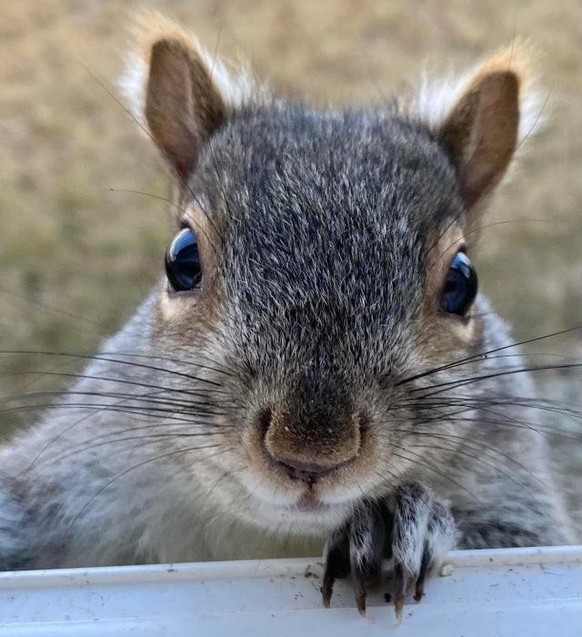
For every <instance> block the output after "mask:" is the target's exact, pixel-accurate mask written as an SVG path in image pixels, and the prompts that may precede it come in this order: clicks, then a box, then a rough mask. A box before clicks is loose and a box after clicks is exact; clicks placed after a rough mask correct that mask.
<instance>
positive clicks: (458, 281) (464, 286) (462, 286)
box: [441, 252, 477, 316]
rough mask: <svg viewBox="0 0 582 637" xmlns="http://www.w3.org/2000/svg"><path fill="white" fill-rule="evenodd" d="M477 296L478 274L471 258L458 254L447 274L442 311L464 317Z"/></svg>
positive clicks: (462, 253) (442, 297)
mask: <svg viewBox="0 0 582 637" xmlns="http://www.w3.org/2000/svg"><path fill="white" fill-rule="evenodd" d="M475 296H477V273H476V272H475V268H474V267H473V266H472V264H471V261H469V257H468V256H467V255H466V254H465V253H464V252H457V255H456V256H455V258H454V259H453V262H452V263H451V267H450V269H449V272H448V274H447V280H446V283H445V289H444V290H443V293H442V296H441V310H443V312H448V313H449V314H458V315H460V316H464V315H465V314H466V313H467V311H468V310H469V308H470V307H471V304H472V303H473V301H474V300H475Z"/></svg>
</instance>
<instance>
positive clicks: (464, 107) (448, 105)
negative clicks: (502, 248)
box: [414, 49, 542, 208]
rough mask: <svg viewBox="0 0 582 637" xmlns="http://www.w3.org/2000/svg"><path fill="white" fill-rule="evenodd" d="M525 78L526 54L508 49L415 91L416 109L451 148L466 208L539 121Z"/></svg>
mask: <svg viewBox="0 0 582 637" xmlns="http://www.w3.org/2000/svg"><path fill="white" fill-rule="evenodd" d="M529 84H530V74H529V72H528V60H527V57H526V56H525V54H524V53H523V51H521V50H519V49H511V50H509V51H505V52H501V53H498V54H496V55H494V56H492V57H491V58H490V59H488V60H487V61H486V62H485V63H483V64H482V65H481V66H479V67H478V68H477V70H476V71H474V72H473V73H471V74H468V75H466V76H464V77H463V78H461V79H459V80H456V81H452V80H448V81H445V82H443V83H441V84H440V85H437V84H436V83H434V84H433V83H428V82H425V83H423V85H422V86H421V88H420V90H419V92H418V94H417V98H416V102H415V105H414V109H415V111H416V113H415V114H417V115H418V116H419V117H420V118H421V119H423V120H424V121H426V122H427V123H428V124H429V125H430V126H431V128H433V130H434V132H435V134H436V135H437V137H438V138H439V139H440V141H441V143H442V144H443V146H444V147H445V148H446V149H447V151H448V152H449V154H450V156H451V158H452V160H453V163H454V164H455V166H456V168H457V171H458V175H459V180H460V185H461V192H462V195H463V197H464V199H465V202H466V204H467V206H468V207H469V208H470V207H472V206H473V205H475V204H476V203H477V202H479V201H480V200H481V199H482V198H483V197H485V196H486V195H487V194H489V193H490V192H491V190H492V189H493V188H494V186H495V185H496V184H497V183H498V182H499V181H500V180H501V178H502V177H503V175H504V174H505V172H506V170H507V168H508V166H509V164H510V162H511V159H512V157H513V156H514V153H515V151H516V149H517V147H518V145H519V144H520V142H521V141H522V140H523V139H524V138H525V137H526V136H528V135H529V134H530V133H531V132H532V131H533V129H534V128H535V126H536V124H537V120H538V119H539V116H540V113H541V110H542V108H541V103H540V100H539V99H538V96H537V94H536V93H535V92H533V91H531V90H530V88H529Z"/></svg>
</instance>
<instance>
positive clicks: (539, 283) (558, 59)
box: [0, 0, 582, 528]
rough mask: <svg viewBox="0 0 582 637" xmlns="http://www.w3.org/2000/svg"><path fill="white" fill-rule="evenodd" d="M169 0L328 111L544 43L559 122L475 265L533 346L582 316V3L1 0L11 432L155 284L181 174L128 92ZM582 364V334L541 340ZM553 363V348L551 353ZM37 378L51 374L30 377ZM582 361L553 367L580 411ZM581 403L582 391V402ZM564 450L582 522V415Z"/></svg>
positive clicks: (3, 289)
mask: <svg viewBox="0 0 582 637" xmlns="http://www.w3.org/2000/svg"><path fill="white" fill-rule="evenodd" d="M141 7H152V8H158V9H161V10H162V11H164V12H166V13H167V14H168V15H170V16H171V17H173V18H174V19H176V20H177V21H179V22H182V23H183V24H184V25H186V26H187V27H188V28H189V29H191V30H192V31H194V32H195V33H196V34H197V35H198V36H199V38H200V39H201V41H202V42H203V44H205V45H206V47H207V48H208V49H210V50H212V51H217V52H218V54H219V55H221V56H224V57H227V58H228V57H230V58H233V57H234V58H236V57H237V56H239V54H240V55H242V56H244V58H246V59H248V60H249V61H250V62H251V64H252V66H253V67H254V69H255V70H256V72H257V74H258V75H260V76H262V77H264V78H266V79H268V80H269V81H270V83H271V84H272V85H273V86H274V87H276V88H277V89H279V90H280V91H282V92H284V93H285V94H291V95H303V96H305V97H307V98H308V99H310V100H312V101H314V102H317V103H328V102H333V103H335V104H340V105H341V104H354V103H364V102H369V101H373V102H376V103H377V102H379V101H381V100H383V99H386V97H387V96H389V95H390V94H391V93H392V92H393V91H394V90H397V88H398V86H399V85H401V84H402V83H403V82H406V81H409V80H411V79H412V80H413V79H414V78H415V77H416V76H417V75H418V73H419V72H420V70H421V69H422V68H423V67H424V65H425V64H426V63H427V61H428V63H429V67H430V68H434V69H435V70H437V71H438V70H441V71H445V72H446V71H448V70H450V69H451V68H453V69H454V68H460V69H463V68H465V67H466V66H467V65H472V64H473V63H474V62H475V61H476V60H477V59H478V58H479V57H481V56H482V55H483V54H486V53H488V52H490V51H492V50H494V49H495V48H497V47H499V46H503V45H507V44H509V43H511V42H512V41H514V40H515V39H516V38H518V39H524V38H525V39H531V40H532V41H533V43H534V44H535V50H536V51H537V67H538V70H539V73H540V77H541V83H542V86H543V87H544V91H545V92H546V93H547V102H546V105H545V107H544V116H545V119H546V125H545V127H544V129H543V130H542V132H541V133H540V134H539V135H537V136H536V138H535V139H532V140H530V142H531V143H528V147H529V148H528V152H526V153H525V154H524V155H523V156H522V159H521V161H520V163H519V166H518V167H517V169H516V170H515V171H514V177H513V179H512V180H511V182H510V183H508V184H506V185H505V186H504V187H503V189H502V191H501V193H500V194H499V196H498V197H497V199H496V200H495V202H494V204H493V206H492V208H491V212H490V216H489V219H488V221H487V222H486V223H489V224H490V225H489V226H488V227H486V229H485V230H484V232H483V237H482V242H481V248H480V253H479V254H478V255H477V257H476V259H475V261H476V264H477V268H478V271H479V276H480V281H481V285H482V289H483V290H485V291H486V292H487V294H488V295H489V296H490V297H491V299H492V301H493V303H494V306H495V308H496V309H497V311H498V312H499V313H500V314H501V315H503V316H505V317H506V318H507V319H508V320H509V321H510V322H511V323H512V325H513V326H514V334H515V336H516V338H517V339H526V338H532V337H535V336H540V335H543V334H546V333H550V332H554V331H557V330H561V329H564V328H567V327H570V326H573V325H577V324H582V248H581V243H582V212H581V211H580V207H581V204H582V179H581V178H580V174H581V172H582V135H581V132H582V109H581V108H580V103H581V101H582V51H581V49H580V46H581V44H580V43H581V42H582V3H580V1H579V0H562V2H560V3H556V2H552V1H551V0H531V1H529V2H520V1H518V0H509V1H508V2H503V3H500V2H498V1H496V0H446V1H445V0H416V1H408V2H407V1H404V0H392V1H389V0H371V1H367V2H366V1H358V0H317V2H315V1H314V0H283V1H274V0H188V1H180V0H174V1H167V2H161V1H160V2H140V3H135V4H133V5H131V4H130V3H128V2H125V1H123V0H20V1H19V2H12V1H10V0H0V43H1V44H0V87H1V88H0V94H1V98H0V148H1V151H2V152H1V153H0V272H1V274H0V343H1V345H0V349H1V350H3V352H4V353H2V354H0V390H1V395H2V396H3V397H4V398H3V399H2V401H3V403H4V405H5V408H3V409H1V410H0V426H1V427H2V431H3V432H9V431H10V430H12V429H13V428H14V426H17V425H20V424H21V423H26V422H30V421H31V420H34V416H33V415H31V414H30V413H29V412H25V413H24V414H20V413H18V412H15V411H14V410H12V409H10V408H9V405H10V404H11V403H10V397H11V396H13V395H15V394H17V393H19V392H23V391H30V390H31V388H32V389H36V388H37V387H39V386H42V387H51V386H55V385H56V384H59V383H60V384H62V383H63V382H64V381H66V377H65V378H63V377H61V376H54V375H50V374H49V375H42V376H41V375H37V372H41V371H51V370H52V371H53V372H54V371H55V370H57V369H58V370H60V372H57V373H69V372H71V371H74V369H75V365H76V364H78V362H75V361H72V362H71V361H70V360H66V361H64V362H63V361H62V360H60V361H57V360H54V359H53V360H47V358H46V357H43V356H38V357H35V356H30V355H15V354H7V353H6V351H12V350H14V351H18V350H43V351H63V352H78V353H90V352H92V351H94V350H95V348H96V347H97V346H98V344H99V342H100V340H101V339H102V338H103V337H104V336H105V335H107V334H109V333H111V332H112V331H113V330H115V329H116V328H117V327H118V326H120V325H122V324H123V321H124V320H125V319H126V318H127V317H128V316H129V315H130V314H131V312H132V310H133V309H134V308H135V307H136V305H137V304H138V303H139V302H140V300H141V299H142V298H143V297H144V296H145V295H146V293H147V291H148V288H149V286H150V285H151V284H152V283H153V282H154V281H155V280H156V277H157V276H158V275H159V273H160V270H161V267H162V259H163V253H164V250H165V247H166V244H167V242H168V240H169V236H170V230H169V228H170V218H171V213H170V212H169V211H168V209H167V207H166V205H165V202H164V201H162V200H160V199H157V198H156V197H162V198H163V197H166V196H167V194H168V192H169V191H168V181H167V175H166V172H165V169H164V167H163V165H162V162H161V161H160V159H159V158H158V155H157V153H156V152H155V149H153V148H152V147H151V146H150V144H149V143H148V141H147V140H146V139H145V138H144V137H143V136H142V135H140V134H139V133H138V132H137V130H136V127H135V126H134V124H133V122H132V121H131V118H130V117H129V116H128V114H127V113H126V112H125V111H124V108H123V105H122V104H121V103H120V101H119V97H118V93H117V91H116V88H115V83H116V80H117V78H118V76H119V74H120V72H121V69H122V60H123V53H124V51H125V50H126V48H127V42H128V35H127V33H128V24H129V17H130V16H131V13H132V10H133V9H135V8H141ZM530 352H532V353H535V354H543V355H544V358H543V359H542V360H543V361H544V362H545V363H548V364H552V363H556V364H563V363H564V362H566V363H569V362H579V361H581V360H582V332H571V333H569V334H567V335H565V336H561V337H559V338H553V339H549V340H545V341H541V342H539V343H536V344H535V345H534V346H532V347H531V349H530ZM538 360H539V359H538ZM31 372H34V373H31ZM581 379H582V373H581V372H580V371H577V372H572V371H570V372H568V371H562V372H559V373H558V372H551V373H549V372H544V373H543V374H540V375H539V378H538V381H539V382H540V384H541V387H542V392H543V395H544V396H547V397H548V398H551V399H553V400H559V401H561V403H560V404H562V405H565V406H569V407H570V408H571V409H573V410H578V412H580V411H581V410H582V405H580V404H579V403H582V399H580V398H579V397H578V394H579V391H578V389H579V388H580V385H581V382H580V381H581ZM577 401H579V403H577ZM555 424H556V431H557V433H556V434H555V435H554V436H553V442H554V452H553V453H554V461H555V463H556V467H557V468H558V470H559V472H560V476H561V479H562V482H563V485H564V489H566V490H567V492H568V497H569V502H570V505H571V508H572V510H573V513H574V516H576V517H577V519H578V521H579V523H580V528H582V499H581V498H582V495H581V493H580V492H581V491H582V489H580V481H581V479H582V444H581V442H580V440H581V437H582V423H581V422H580V420H578V419H576V418H565V417H563V418H559V419H557V420H556V423H555Z"/></svg>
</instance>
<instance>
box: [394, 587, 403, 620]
mask: <svg viewBox="0 0 582 637" xmlns="http://www.w3.org/2000/svg"><path fill="white" fill-rule="evenodd" d="M403 608H404V593H397V594H396V596H395V598H394V612H395V613H396V619H397V620H398V623H400V622H401V621H402V609H403Z"/></svg>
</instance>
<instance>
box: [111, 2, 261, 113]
mask: <svg viewBox="0 0 582 637" xmlns="http://www.w3.org/2000/svg"><path fill="white" fill-rule="evenodd" d="M131 39H132V41H133V42H134V45H133V47H132V50H131V51H130V53H128V54H127V56H126V59H125V70H124V73H123V74H122V76H121V78H120V79H119V82H118V84H119V88H120V90H121V92H122V94H123V95H124V97H125V99H126V100H127V102H128V104H129V107H130V110H131V113H132V115H133V116H134V117H135V118H136V119H137V120H138V121H139V122H140V123H141V124H145V121H144V105H145V98H146V87H147V78H148V70H149V62H150V55H151V51H152V47H153V45H154V44H155V43H156V42H157V41H159V40H174V41H177V42H180V43H181V44H182V45H183V46H184V48H185V49H187V50H190V51H192V52H193V53H194V54H195V55H196V56H198V57H199V59H200V61H201V62H202V63H203V64H204V65H205V66H206V68H207V69H208V71H209V75H210V76H211V78H212V82H213V84H214V86H215V88H216V89H217V90H218V93H219V94H220V96H221V98H222V100H223V102H224V105H225V106H226V108H227V109H228V110H229V111H230V112H232V111H234V110H236V109H238V108H241V107H243V106H244V105H245V104H248V103H250V102H257V101H259V102H260V101H261V99H263V98H264V97H266V94H267V89H266V87H265V86H264V85H262V84H260V83H259V82H258V81H257V80H256V78H255V77H254V76H253V75H252V74H251V72H250V70H249V68H248V66H247V65H246V64H244V63H242V62H241V63H240V64H239V65H238V68H235V67H234V66H230V65H227V64H226V63H225V62H224V61H222V60H220V59H218V58H217V57H216V55H215V54H214V53H211V52H209V51H207V50H206V49H204V48H203V47H202V45H201V44H200V42H199V41H198V39H197V38H196V37H195V36H193V35H191V34H190V33H188V32H187V31H185V30H184V29H183V28H182V27H181V26H180V25H178V24H176V23H175V22H174V21H173V20H171V19H169V18H167V17H166V16H164V15H162V14H161V13H158V12H157V11H142V12H140V13H138V14H137V15H136V17H135V19H134V21H133V23H132V25H131Z"/></svg>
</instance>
